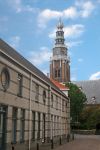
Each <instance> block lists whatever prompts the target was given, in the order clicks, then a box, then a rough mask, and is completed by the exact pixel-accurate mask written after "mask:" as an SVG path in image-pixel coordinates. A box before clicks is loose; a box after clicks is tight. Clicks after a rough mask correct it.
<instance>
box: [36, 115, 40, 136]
mask: <svg viewBox="0 0 100 150" xmlns="http://www.w3.org/2000/svg"><path fill="white" fill-rule="evenodd" d="M37 138H38V139H40V113H38V135H37Z"/></svg>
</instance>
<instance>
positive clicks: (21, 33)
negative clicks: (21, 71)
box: [0, 0, 100, 81]
mask: <svg viewBox="0 0 100 150" xmlns="http://www.w3.org/2000/svg"><path fill="white" fill-rule="evenodd" d="M60 17H61V18H62V21H63V23H64V32H65V43H66V45H67V47H68V53H69V56H70V60H71V63H70V66H71V80H77V81H78V80H95V79H100V0H0V38H2V39H3V40H4V41H6V42H7V43H8V44H9V45H11V46H12V47H14V48H15V49H16V50H17V51H18V52H20V53H21V54H22V55H23V56H24V57H25V58H27V59H28V60H29V61H31V62H32V63H33V64H34V65H35V66H37V67H38V68H39V69H40V70H41V71H43V72H44V73H45V74H46V73H48V72H49V61H50V56H51V55H52V48H53V46H54V38H55V31H56V25H57V23H58V20H59V18H60Z"/></svg>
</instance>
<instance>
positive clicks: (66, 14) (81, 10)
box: [38, 0, 95, 28]
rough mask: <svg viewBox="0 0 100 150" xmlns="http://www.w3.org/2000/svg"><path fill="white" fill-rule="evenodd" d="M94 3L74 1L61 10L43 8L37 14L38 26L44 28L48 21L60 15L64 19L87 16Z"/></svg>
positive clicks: (91, 10)
mask: <svg viewBox="0 0 100 150" xmlns="http://www.w3.org/2000/svg"><path fill="white" fill-rule="evenodd" d="M94 9H95V5H94V4H93V3H92V2H91V1H85V2H84V1H79V0H78V1H76V3H75V5H74V6H71V7H69V8H67V9H64V10H63V11H58V10H51V9H44V10H43V11H41V12H40V13H39V15H38V26H39V27H41V28H45V27H46V24H47V23H48V21H50V20H51V19H56V18H59V17H62V18H64V19H76V18H79V17H81V18H87V17H89V16H90V15H91V13H92V12H93V10H94Z"/></svg>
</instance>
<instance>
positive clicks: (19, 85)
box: [17, 74, 23, 97]
mask: <svg viewBox="0 0 100 150" xmlns="http://www.w3.org/2000/svg"><path fill="white" fill-rule="evenodd" d="M17 80H18V93H17V95H18V96H20V97H21V96H22V81H23V78H22V75H21V74H18V78H17Z"/></svg>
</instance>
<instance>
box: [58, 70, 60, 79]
mask: <svg viewBox="0 0 100 150" xmlns="http://www.w3.org/2000/svg"><path fill="white" fill-rule="evenodd" d="M58 77H60V69H58Z"/></svg>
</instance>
